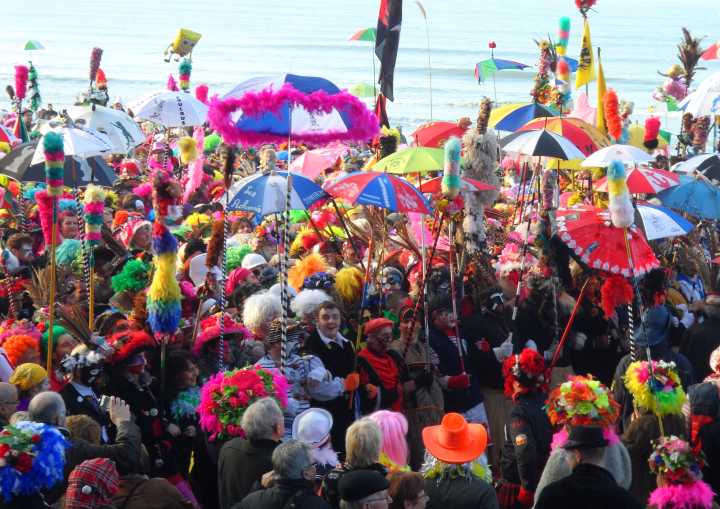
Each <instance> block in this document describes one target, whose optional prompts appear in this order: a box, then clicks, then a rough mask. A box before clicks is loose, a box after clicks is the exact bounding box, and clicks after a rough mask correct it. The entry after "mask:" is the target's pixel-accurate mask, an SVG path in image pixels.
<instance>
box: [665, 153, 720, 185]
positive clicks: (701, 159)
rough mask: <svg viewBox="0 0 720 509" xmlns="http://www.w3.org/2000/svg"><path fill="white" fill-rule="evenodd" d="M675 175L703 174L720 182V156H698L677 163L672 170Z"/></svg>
mask: <svg viewBox="0 0 720 509" xmlns="http://www.w3.org/2000/svg"><path fill="white" fill-rule="evenodd" d="M671 170H672V171H674V172H675V173H693V172H698V173H702V174H703V175H705V176H706V177H707V178H709V179H714V180H720V156H719V155H718V154H698V155H696V156H694V157H691V158H690V159H688V160H686V161H681V162H679V163H676V164H674V165H673V167H672V168H671Z"/></svg>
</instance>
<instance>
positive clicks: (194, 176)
mask: <svg viewBox="0 0 720 509" xmlns="http://www.w3.org/2000/svg"><path fill="white" fill-rule="evenodd" d="M196 90H197V89H196ZM193 138H194V139H195V144H196V145H197V146H198V147H199V150H198V157H197V158H196V159H195V160H194V161H193V162H191V163H190V165H189V167H188V179H187V183H186V185H185V192H184V193H183V203H187V202H188V200H189V199H190V196H192V194H193V193H194V192H195V191H196V190H197V189H198V188H199V187H200V186H201V185H202V181H203V176H205V172H204V171H203V166H204V165H205V157H204V156H203V152H202V150H200V149H202V147H203V146H204V144H205V131H204V130H203V128H202V127H196V128H195V131H194V132H193Z"/></svg>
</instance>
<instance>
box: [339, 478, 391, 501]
mask: <svg viewBox="0 0 720 509" xmlns="http://www.w3.org/2000/svg"><path fill="white" fill-rule="evenodd" d="M338 489H339V491H340V498H342V499H343V500H345V501H346V502H355V501H357V500H362V499H363V498H365V497H369V496H370V495H372V494H373V493H378V492H380V491H383V490H386V489H388V481H387V479H385V477H384V476H383V475H382V474H381V473H380V472H376V471H375V470H353V471H351V472H348V473H346V474H344V475H343V476H342V477H340V482H339V483H338Z"/></svg>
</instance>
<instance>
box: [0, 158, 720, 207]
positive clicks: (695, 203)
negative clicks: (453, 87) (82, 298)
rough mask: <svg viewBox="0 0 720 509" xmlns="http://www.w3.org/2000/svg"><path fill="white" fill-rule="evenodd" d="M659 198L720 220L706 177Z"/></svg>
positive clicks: (718, 202)
mask: <svg viewBox="0 0 720 509" xmlns="http://www.w3.org/2000/svg"><path fill="white" fill-rule="evenodd" d="M0 163H1V161H0ZM658 198H660V201H661V202H662V204H663V205H665V206H666V207H671V208H673V209H676V210H681V211H683V212H686V213H688V214H690V215H692V216H696V217H699V218H702V219H720V189H719V188H718V187H717V186H714V185H712V184H711V183H710V182H709V181H708V180H707V179H706V178H705V177H702V176H698V177H697V178H695V177H690V176H681V177H680V185H679V186H676V187H673V188H671V189H667V190H665V191H662V192H661V193H659V194H658Z"/></svg>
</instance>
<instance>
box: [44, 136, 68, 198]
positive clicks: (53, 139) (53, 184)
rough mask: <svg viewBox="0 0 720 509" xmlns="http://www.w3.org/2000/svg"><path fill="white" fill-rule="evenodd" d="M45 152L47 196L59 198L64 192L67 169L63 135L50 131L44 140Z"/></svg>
mask: <svg viewBox="0 0 720 509" xmlns="http://www.w3.org/2000/svg"><path fill="white" fill-rule="evenodd" d="M43 150H44V151H45V183H46V184H47V194H48V196H52V197H59V196H61V195H62V192H63V179H64V169H65V152H64V150H63V137H62V135H61V134H58V133H56V132H52V131H50V132H49V133H47V134H46V135H45V137H44V138H43Z"/></svg>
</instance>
